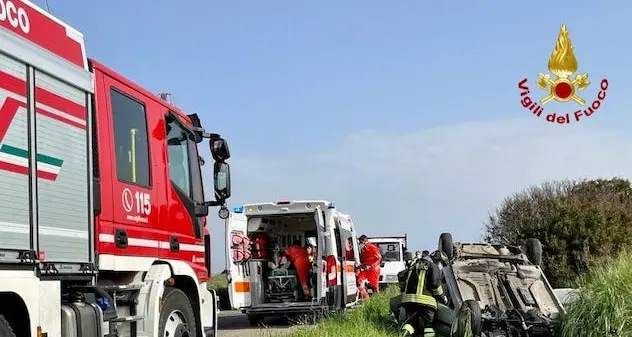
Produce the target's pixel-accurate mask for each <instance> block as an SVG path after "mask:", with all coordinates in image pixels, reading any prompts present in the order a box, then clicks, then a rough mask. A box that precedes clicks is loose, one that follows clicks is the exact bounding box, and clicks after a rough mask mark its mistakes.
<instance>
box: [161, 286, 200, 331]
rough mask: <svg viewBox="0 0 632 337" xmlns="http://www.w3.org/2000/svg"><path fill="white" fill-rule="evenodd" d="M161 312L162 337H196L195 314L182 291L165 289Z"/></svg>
mask: <svg viewBox="0 0 632 337" xmlns="http://www.w3.org/2000/svg"><path fill="white" fill-rule="evenodd" d="M162 303H163V306H162V311H161V312H160V325H159V327H160V328H159V331H160V333H159V334H158V336H160V337H167V336H168V337H195V336H197V329H196V326H195V313H194V312H193V307H192V306H191V302H190V301H189V298H188V297H187V295H185V294H184V292H182V290H180V289H176V288H169V287H167V288H165V292H164V294H163V295H162Z"/></svg>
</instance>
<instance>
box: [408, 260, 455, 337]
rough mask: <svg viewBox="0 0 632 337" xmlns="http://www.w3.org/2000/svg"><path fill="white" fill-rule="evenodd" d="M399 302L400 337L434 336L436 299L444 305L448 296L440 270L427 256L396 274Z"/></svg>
mask: <svg viewBox="0 0 632 337" xmlns="http://www.w3.org/2000/svg"><path fill="white" fill-rule="evenodd" d="M398 278H399V285H400V290H401V292H402V293H401V295H400V298H399V300H400V303H401V307H402V308H403V309H404V317H405V319H404V321H403V322H402V331H401V332H402V334H403V335H404V336H414V335H419V336H424V337H434V336H435V331H434V329H433V327H432V322H433V321H434V315H435V312H436V311H437V301H439V302H441V303H443V304H447V303H448V299H447V297H446V296H445V294H444V292H443V287H442V286H441V272H440V271H439V268H438V267H437V265H436V264H435V263H434V262H433V261H432V259H431V258H430V256H428V255H425V256H422V258H421V259H417V260H414V261H413V263H412V264H411V265H410V266H409V267H408V268H407V269H406V270H405V271H404V272H401V273H399V275H398Z"/></svg>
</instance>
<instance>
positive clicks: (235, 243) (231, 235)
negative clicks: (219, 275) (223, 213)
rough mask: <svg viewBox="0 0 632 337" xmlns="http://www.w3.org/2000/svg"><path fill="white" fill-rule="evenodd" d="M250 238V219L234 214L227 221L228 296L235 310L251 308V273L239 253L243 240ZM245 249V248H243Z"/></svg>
mask: <svg viewBox="0 0 632 337" xmlns="http://www.w3.org/2000/svg"><path fill="white" fill-rule="evenodd" d="M247 236H248V218H247V217H246V215H244V214H243V213H236V212H233V213H231V214H230V216H229V217H228V219H226V271H227V273H228V275H227V276H228V296H229V298H230V304H231V307H232V308H233V309H235V310H240V309H242V308H247V307H250V305H251V296H250V273H249V270H248V265H247V263H244V262H243V260H242V258H243V254H240V253H239V250H240V246H242V244H243V243H242V241H243V240H242V238H243V237H247ZM242 247H243V246H242Z"/></svg>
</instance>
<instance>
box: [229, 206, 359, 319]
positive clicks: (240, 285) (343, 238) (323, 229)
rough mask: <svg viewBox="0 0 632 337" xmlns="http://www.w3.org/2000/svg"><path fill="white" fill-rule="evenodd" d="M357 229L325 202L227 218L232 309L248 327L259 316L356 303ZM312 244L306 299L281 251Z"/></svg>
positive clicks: (247, 210) (251, 210)
mask: <svg viewBox="0 0 632 337" xmlns="http://www.w3.org/2000/svg"><path fill="white" fill-rule="evenodd" d="M356 236H357V235H356V230H355V227H354V224H353V221H352V220H351V218H350V217H349V216H348V215H346V214H343V213H341V212H340V211H338V210H337V209H336V208H335V206H334V204H332V203H330V202H328V201H324V200H297V201H278V202H265V203H259V204H247V205H244V206H243V207H239V208H236V209H235V211H234V212H233V213H232V214H231V215H230V217H229V218H228V219H227V220H226V245H227V249H226V263H227V268H226V269H227V270H228V282H229V285H228V288H229V293H230V301H231V306H232V307H233V309H235V310H241V311H242V312H243V313H245V314H247V315H248V318H249V321H250V323H251V324H253V325H256V324H259V323H260V322H261V321H262V320H263V317H264V316H269V315H290V314H305V313H314V312H326V311H330V310H338V309H345V308H348V307H351V306H353V305H355V304H356V303H357V302H358V288H357V285H356V274H355V271H356V265H357V264H358V262H359V260H360V259H359V255H358V242H357V237H356ZM297 241H298V242H300V243H301V245H306V244H307V243H311V244H312V245H313V243H315V247H314V251H315V254H314V257H315V259H314V262H313V265H312V271H311V272H310V282H309V287H310V291H311V296H309V297H308V298H304V297H303V296H302V295H303V292H302V291H301V287H300V285H299V281H298V277H297V274H296V270H295V269H294V268H293V266H292V265H290V264H289V263H284V262H283V261H281V260H282V255H283V254H282V253H281V252H283V251H285V249H286V248H287V247H289V246H290V245H292V244H293V243H294V242H297Z"/></svg>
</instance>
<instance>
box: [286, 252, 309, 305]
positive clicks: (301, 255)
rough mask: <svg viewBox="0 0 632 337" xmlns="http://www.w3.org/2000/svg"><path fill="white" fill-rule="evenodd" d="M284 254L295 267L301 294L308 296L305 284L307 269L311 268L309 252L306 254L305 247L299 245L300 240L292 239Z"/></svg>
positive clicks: (307, 277)
mask: <svg viewBox="0 0 632 337" xmlns="http://www.w3.org/2000/svg"><path fill="white" fill-rule="evenodd" d="M285 254H287V256H288V258H289V260H290V261H292V263H293V264H294V268H296V275H297V276H298V281H299V282H300V283H301V288H303V295H304V296H305V298H309V297H310V292H309V287H308V286H307V282H308V280H309V269H310V268H311V264H310V263H309V254H307V251H306V250H305V248H303V247H302V246H301V241H298V240H296V241H294V243H293V244H292V245H291V246H289V247H287V248H286V249H285Z"/></svg>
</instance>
